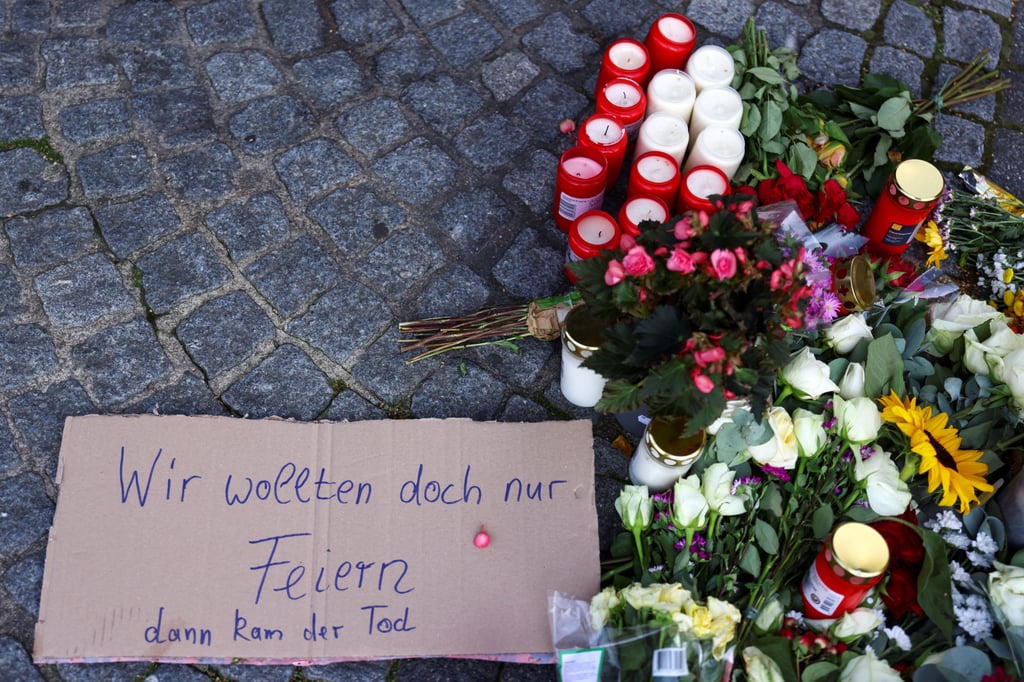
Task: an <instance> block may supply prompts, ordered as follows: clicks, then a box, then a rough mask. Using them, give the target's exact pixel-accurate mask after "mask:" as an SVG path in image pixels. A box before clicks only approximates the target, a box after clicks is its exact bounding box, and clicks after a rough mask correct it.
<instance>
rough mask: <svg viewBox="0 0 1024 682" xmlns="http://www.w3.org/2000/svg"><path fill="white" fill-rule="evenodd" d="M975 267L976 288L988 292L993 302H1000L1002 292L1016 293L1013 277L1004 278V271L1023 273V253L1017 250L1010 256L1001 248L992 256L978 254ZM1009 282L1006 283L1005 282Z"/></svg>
mask: <svg viewBox="0 0 1024 682" xmlns="http://www.w3.org/2000/svg"><path fill="white" fill-rule="evenodd" d="M975 267H976V268H977V270H978V286H979V287H981V288H982V289H983V290H986V291H990V292H991V297H992V298H993V299H994V300H997V301H1001V300H1002V299H1003V292H1005V291H1009V292H1010V293H1014V294H1015V293H1017V284H1016V283H1015V282H1014V278H1013V277H1006V271H1007V270H1009V271H1010V272H1011V274H1012V273H1016V272H1024V251H1021V250H1020V249H1018V250H1017V251H1016V252H1014V253H1013V254H1012V255H1011V254H1009V253H1007V252H1006V250H1005V249H1004V248H1003V247H999V248H998V249H996V251H995V253H992V254H987V253H986V254H980V253H979V254H978V257H977V262H976V263H975ZM1007 279H1009V280H1010V281H1009V282H1007V281H1006V280H1007Z"/></svg>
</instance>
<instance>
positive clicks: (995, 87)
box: [914, 53, 1010, 116]
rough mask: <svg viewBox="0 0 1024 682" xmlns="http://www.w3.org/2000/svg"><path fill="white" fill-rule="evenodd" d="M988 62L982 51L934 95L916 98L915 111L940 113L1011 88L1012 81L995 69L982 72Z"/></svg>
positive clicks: (919, 113)
mask: <svg viewBox="0 0 1024 682" xmlns="http://www.w3.org/2000/svg"><path fill="white" fill-rule="evenodd" d="M987 64H988V55H987V54H985V53H982V54H980V55H978V56H977V57H975V58H974V59H973V60H972V61H971V63H970V64H968V65H967V66H965V67H964V68H963V70H962V71H960V73H958V74H957V75H955V76H953V77H952V78H950V79H949V80H948V81H946V82H945V83H944V84H943V85H942V87H941V88H939V91H938V92H937V93H935V94H934V95H933V96H932V97H930V98H928V99H919V100H914V113H915V114H917V115H918V116H923V115H925V114H930V113H933V112H934V113H938V112H940V111H942V109H943V108H944V107H952V106H956V105H958V104H964V103H966V102H970V101H973V100H976V99H980V98H982V97H987V96H988V95H992V94H995V93H997V92H1000V91H1001V90H1005V89H1007V88H1009V87H1010V81H1008V80H1006V79H1000V78H999V77H998V74H997V73H996V72H995V71H988V72H986V73H981V72H982V70H983V69H984V68H985V66H986V65H987Z"/></svg>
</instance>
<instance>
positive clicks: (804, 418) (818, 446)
mask: <svg viewBox="0 0 1024 682" xmlns="http://www.w3.org/2000/svg"><path fill="white" fill-rule="evenodd" d="M824 425H825V415H823V414H814V413H813V412H811V411H810V410H805V409H804V408H802V407H798V408H796V409H795V410H793V433H794V434H796V444H797V449H798V450H799V451H800V456H801V457H816V456H817V455H818V454H819V453H820V452H821V450H822V448H824V447H825V444H826V443H828V433H826V431H825V426H824Z"/></svg>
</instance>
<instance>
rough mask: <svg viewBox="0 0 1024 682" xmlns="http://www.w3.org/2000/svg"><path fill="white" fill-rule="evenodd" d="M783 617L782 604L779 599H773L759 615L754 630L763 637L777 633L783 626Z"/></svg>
mask: <svg viewBox="0 0 1024 682" xmlns="http://www.w3.org/2000/svg"><path fill="white" fill-rule="evenodd" d="M782 617H783V611H782V602H781V601H780V600H779V599H778V598H773V599H772V600H771V601H769V602H768V603H767V604H765V607H764V608H763V609H761V611H760V613H758V614H757V619H756V620H755V621H754V630H756V631H757V632H758V633H759V634H762V635H763V634H768V633H775V632H776V631H778V629H779V627H780V626H781V625H782Z"/></svg>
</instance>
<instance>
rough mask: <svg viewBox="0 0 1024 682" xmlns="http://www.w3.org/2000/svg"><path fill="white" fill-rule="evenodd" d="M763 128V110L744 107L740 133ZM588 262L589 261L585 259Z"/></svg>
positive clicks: (746, 134) (751, 106)
mask: <svg viewBox="0 0 1024 682" xmlns="http://www.w3.org/2000/svg"><path fill="white" fill-rule="evenodd" d="M760 126H761V110H760V109H759V108H758V107H757V105H754V104H752V105H749V106H748V105H746V104H744V105H743V121H742V122H741V123H740V132H741V133H743V136H744V137H753V136H754V133H756V132H757V129H758V128H759V127H760ZM584 260H587V259H584Z"/></svg>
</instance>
